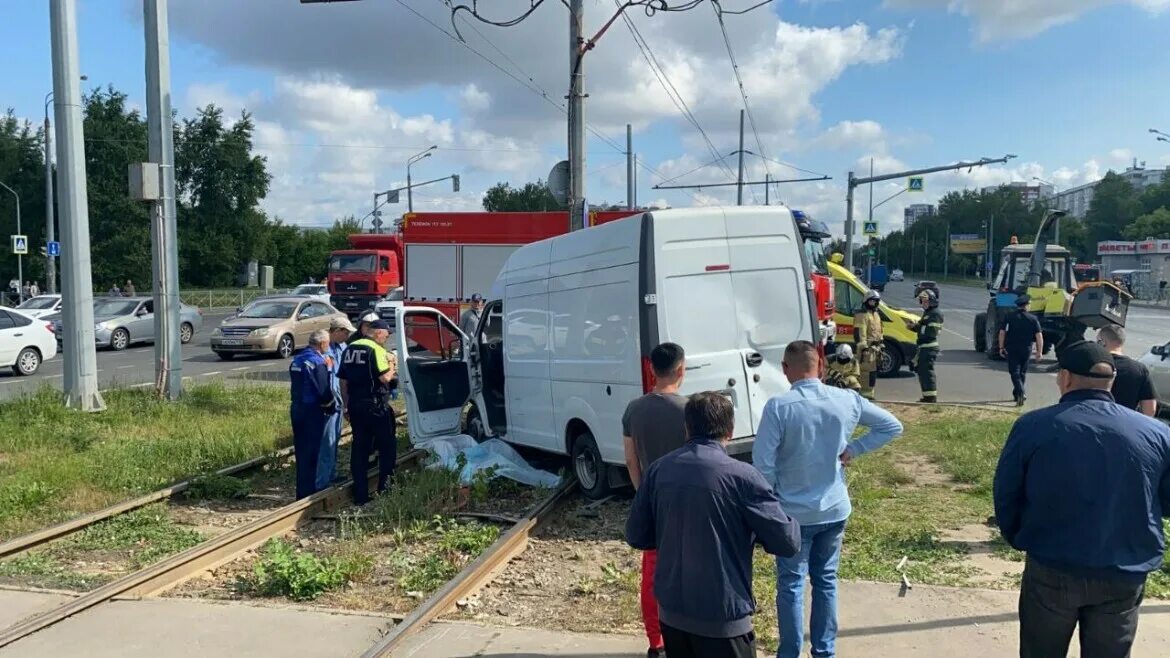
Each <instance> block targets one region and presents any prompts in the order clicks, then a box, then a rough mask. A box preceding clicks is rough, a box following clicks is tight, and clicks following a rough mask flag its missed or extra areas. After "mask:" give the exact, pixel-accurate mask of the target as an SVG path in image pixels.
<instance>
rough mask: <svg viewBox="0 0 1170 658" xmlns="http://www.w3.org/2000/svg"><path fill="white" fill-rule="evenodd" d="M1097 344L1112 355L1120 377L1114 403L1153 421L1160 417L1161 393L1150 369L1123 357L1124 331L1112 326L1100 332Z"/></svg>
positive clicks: (1114, 386) (1116, 382) (1114, 385)
mask: <svg viewBox="0 0 1170 658" xmlns="http://www.w3.org/2000/svg"><path fill="white" fill-rule="evenodd" d="M1097 344H1098V345H1100V346H1102V347H1104V348H1105V349H1106V350H1108V351H1109V353H1110V354H1112V355H1113V367H1114V368H1116V369H1117V376H1116V377H1114V378H1113V386H1112V387H1111V388H1110V393H1112V394H1113V399H1114V400H1115V401H1116V402H1117V404H1120V405H1121V406H1123V407H1125V408H1126V409H1133V410H1134V411H1137V412H1139V413H1142V414H1145V415H1147V416H1150V417H1153V416H1155V415H1156V414H1157V413H1158V391H1157V390H1155V389H1154V381H1153V379H1151V378H1150V369H1149V368H1147V367H1146V364H1144V363H1142V362H1141V361H1135V360H1133V359H1131V358H1129V357H1128V356H1126V355H1125V354H1123V353H1122V348H1124V347H1125V329H1123V328H1121V327H1119V326H1117V325H1115V324H1111V325H1108V326H1105V327H1101V329H1100V330H1098V331H1097Z"/></svg>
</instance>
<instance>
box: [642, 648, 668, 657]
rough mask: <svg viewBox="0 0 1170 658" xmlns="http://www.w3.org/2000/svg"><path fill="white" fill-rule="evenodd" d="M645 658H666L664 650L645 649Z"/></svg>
mask: <svg viewBox="0 0 1170 658" xmlns="http://www.w3.org/2000/svg"><path fill="white" fill-rule="evenodd" d="M646 658H666V649H647V650H646Z"/></svg>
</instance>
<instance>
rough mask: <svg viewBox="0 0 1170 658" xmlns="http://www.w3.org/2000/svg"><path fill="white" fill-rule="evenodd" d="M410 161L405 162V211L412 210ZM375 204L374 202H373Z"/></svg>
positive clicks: (412, 195)
mask: <svg viewBox="0 0 1170 658" xmlns="http://www.w3.org/2000/svg"><path fill="white" fill-rule="evenodd" d="M411 164H413V163H411V162H407V163H406V212H414V194H413V192H414V189H413V187H414V186H413V185H411V184H410V165H411ZM375 205H376V204H375Z"/></svg>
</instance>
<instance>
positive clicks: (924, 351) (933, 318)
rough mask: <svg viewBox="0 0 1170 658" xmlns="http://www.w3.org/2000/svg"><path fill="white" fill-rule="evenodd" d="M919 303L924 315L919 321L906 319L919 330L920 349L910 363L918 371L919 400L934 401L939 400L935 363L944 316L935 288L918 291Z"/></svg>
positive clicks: (911, 326) (913, 327) (909, 324)
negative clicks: (939, 306)
mask: <svg viewBox="0 0 1170 658" xmlns="http://www.w3.org/2000/svg"><path fill="white" fill-rule="evenodd" d="M918 303H919V304H920V305H921V306H922V317H921V318H919V319H918V322H914V321H912V320H906V326H907V327H908V328H910V329H912V330H914V331H916V332H918V342H917V344H918V351H917V352H916V353H915V354H914V359H913V360H911V362H910V363H911V365H912V366H914V371H915V372H917V373H918V386H919V388H921V389H922V397H921V398H920V399H919V400H918V401H919V402H928V403H934V402H938V377H937V376H936V375H935V374H934V364H935V362H936V361H938V353H939V351H940V348H939V343H938V335H939V334H940V333H942V328H943V316H942V313H939V311H938V295H937V294H936V293H935V292H934V291H933V290H923V291H922V292H920V293H918Z"/></svg>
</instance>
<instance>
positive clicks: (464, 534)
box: [433, 516, 500, 558]
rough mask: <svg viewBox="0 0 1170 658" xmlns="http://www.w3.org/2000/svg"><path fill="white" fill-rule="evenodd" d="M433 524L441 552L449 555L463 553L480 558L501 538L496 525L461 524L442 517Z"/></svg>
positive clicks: (437, 518)
mask: <svg viewBox="0 0 1170 658" xmlns="http://www.w3.org/2000/svg"><path fill="white" fill-rule="evenodd" d="M433 523H434V530H435V534H437V535H438V537H439V550H441V551H444V552H446V553H448V554H450V553H462V554H464V555H468V556H471V557H473V558H474V557H478V556H479V554H480V553H482V552H484V551H485V550H487V548H488V547H489V546H491V545H492V543H494V542H495V541H496V540H497V539H499V537H500V529H499V528H498V527H497V526H494V525H484V524H482V523H477V522H474V521H472V522H471V523H460V522H458V521H456V520H454V519H444V518H443V517H441V516H436V517H435V519H434V522H433Z"/></svg>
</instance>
